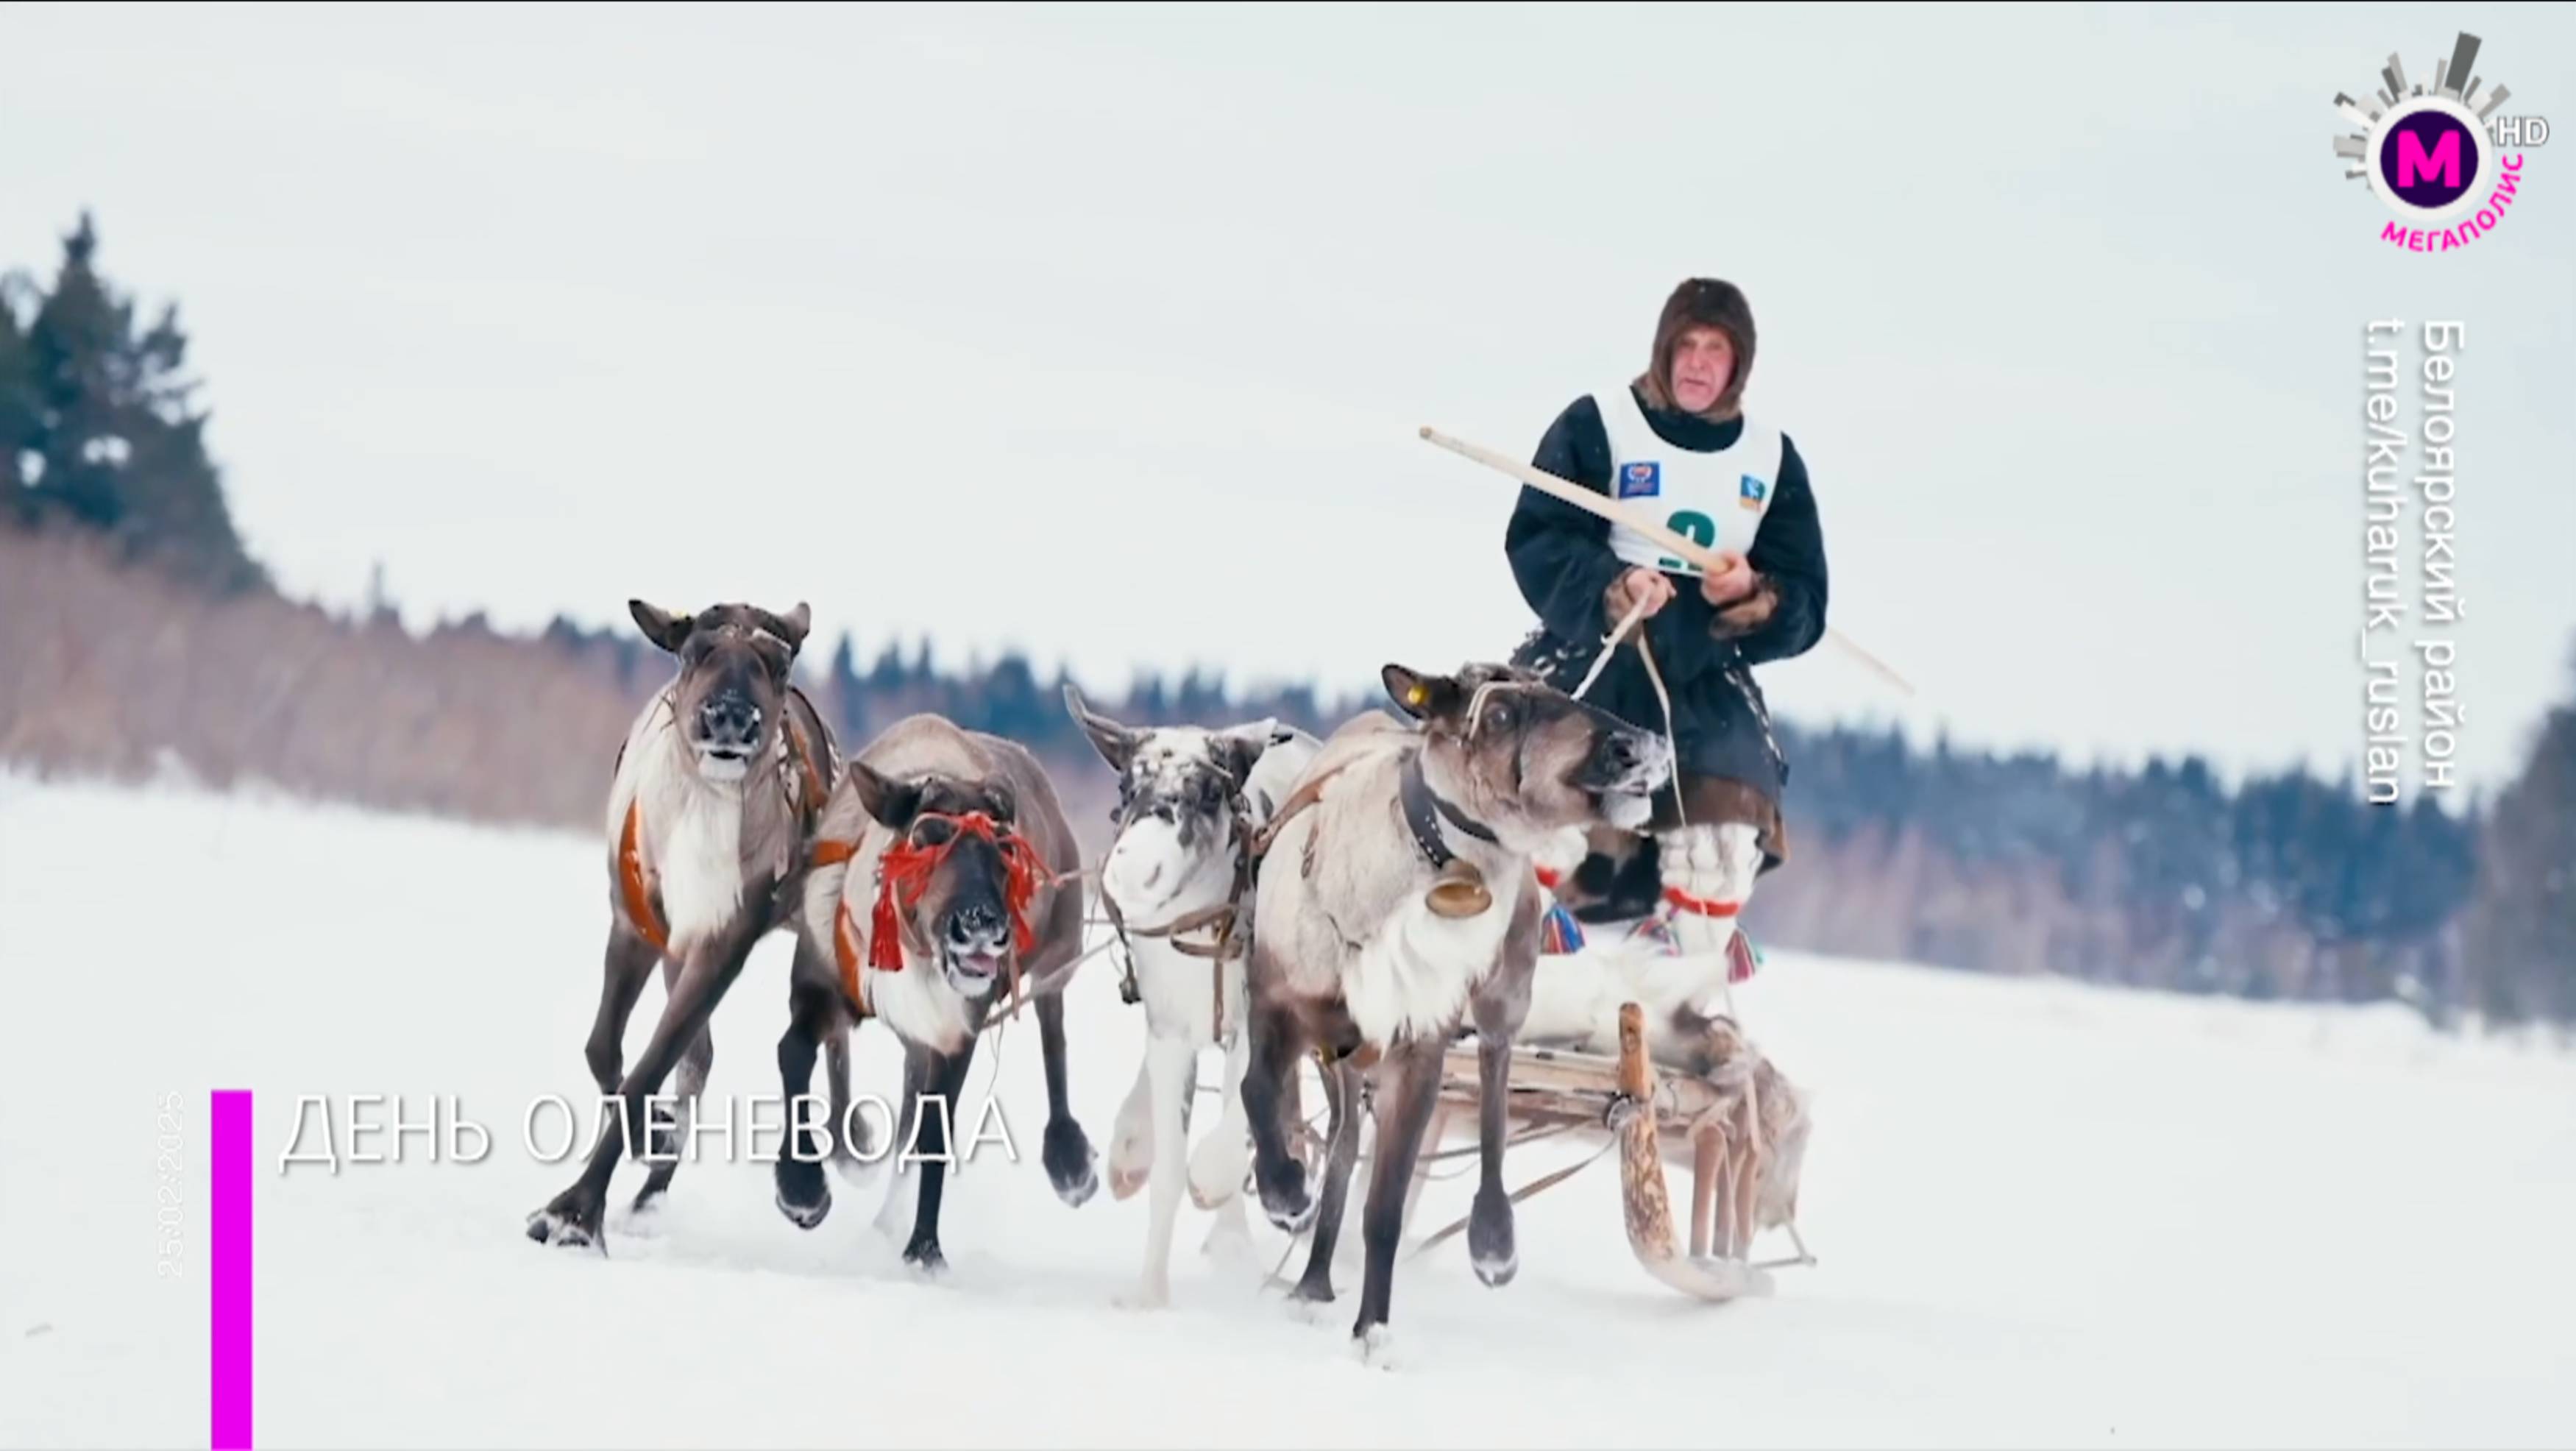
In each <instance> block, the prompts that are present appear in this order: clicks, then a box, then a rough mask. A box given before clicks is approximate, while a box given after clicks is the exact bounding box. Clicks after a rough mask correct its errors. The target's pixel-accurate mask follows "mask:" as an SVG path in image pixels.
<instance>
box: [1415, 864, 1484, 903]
mask: <svg viewBox="0 0 2576 1451" xmlns="http://www.w3.org/2000/svg"><path fill="white" fill-rule="evenodd" d="M1422 900H1423V903H1424V905H1426V906H1428V907H1430V909H1431V910H1432V912H1433V914H1434V915H1437V916H1441V917H1473V916H1475V915H1476V914H1477V913H1479V912H1482V911H1484V910H1485V909H1486V908H1488V907H1491V906H1493V905H1494V894H1493V893H1492V892H1489V891H1487V890H1485V874H1484V873H1483V872H1480V871H1478V870H1476V866H1475V863H1473V862H1470V861H1468V860H1466V859H1465V858H1464V857H1451V858H1450V859H1449V861H1448V863H1447V864H1446V865H1444V866H1442V867H1441V868H1440V875H1439V876H1438V877H1437V878H1435V879H1434V880H1433V881H1432V883H1431V890H1430V891H1428V892H1425V893H1423V895H1422Z"/></svg>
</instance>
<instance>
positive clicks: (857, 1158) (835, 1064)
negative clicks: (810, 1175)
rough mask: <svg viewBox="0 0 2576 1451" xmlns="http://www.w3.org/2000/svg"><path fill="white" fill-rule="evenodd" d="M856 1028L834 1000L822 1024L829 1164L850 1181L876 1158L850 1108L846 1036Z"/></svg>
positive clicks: (859, 1117)
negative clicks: (829, 1114) (829, 1131)
mask: <svg viewBox="0 0 2576 1451" xmlns="http://www.w3.org/2000/svg"><path fill="white" fill-rule="evenodd" d="M858 1031H859V1025H858V1024H857V1023H855V1022H853V1021H851V1019H850V1014H849V1010H848V1009H847V1008H844V1007H842V1006H840V1004H839V1003H837V1002H835V1003H834V1004H833V1007H832V1013H831V1016H830V1017H829V1018H828V1019H826V1020H825V1022H824V1025H823V1072H824V1075H825V1080H824V1081H825V1085H826V1086H825V1092H826V1093H827V1094H828V1095H829V1096H830V1099H831V1104H832V1167H833V1168H835V1169H837V1170H839V1171H840V1173H841V1177H842V1178H844V1179H847V1180H850V1181H851V1182H853V1183H856V1182H858V1181H859V1180H861V1179H864V1178H865V1177H867V1175H868V1173H869V1171H870V1170H871V1169H872V1168H873V1167H874V1166H875V1164H876V1162H877V1160H878V1157H879V1156H878V1155H877V1154H876V1153H875V1152H874V1151H875V1147H876V1139H875V1136H874V1134H873V1133H872V1132H871V1131H870V1130H869V1128H868V1120H867V1116H866V1115H865V1114H861V1113H857V1112H854V1111H853V1109H854V1106H855V1105H856V1103H857V1100H856V1099H855V1098H853V1097H852V1096H851V1094H850V1038H851V1036H852V1035H853V1034H855V1033H857V1032H858ZM888 1132H892V1126H891V1125H889V1126H888Z"/></svg>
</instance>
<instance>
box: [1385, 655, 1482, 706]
mask: <svg viewBox="0 0 2576 1451" xmlns="http://www.w3.org/2000/svg"><path fill="white" fill-rule="evenodd" d="M1379 679H1381V680H1383V681H1384V682H1385V683H1386V693H1387V694H1388V695H1389V696H1391V697H1393V698H1394V700H1395V703H1396V705H1397V706H1398V707H1399V708H1400V709H1402V710H1403V711H1404V713H1405V714H1406V715H1409V716H1411V717H1413V718H1414V719H1415V720H1429V719H1431V718H1432V717H1433V716H1437V715H1446V714H1448V713H1450V712H1452V711H1455V710H1456V709H1457V708H1458V704H1459V702H1460V701H1462V700H1464V699H1465V698H1466V694H1467V693H1466V691H1465V690H1463V689H1461V688H1460V687H1459V684H1458V682H1457V681H1455V680H1452V679H1450V678H1449V677H1448V676H1446V675H1424V674H1421V673H1419V672H1417V671H1413V670H1408V669H1406V668H1405V667H1404V666H1401V665H1393V664H1390V665H1388V666H1387V667H1386V668H1385V669H1384V670H1382V671H1380V672H1379Z"/></svg>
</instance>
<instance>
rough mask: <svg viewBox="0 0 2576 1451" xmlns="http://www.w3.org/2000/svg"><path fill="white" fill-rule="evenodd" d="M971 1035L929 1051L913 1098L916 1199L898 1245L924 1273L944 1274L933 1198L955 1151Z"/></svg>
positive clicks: (973, 1041)
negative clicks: (947, 1048)
mask: <svg viewBox="0 0 2576 1451" xmlns="http://www.w3.org/2000/svg"><path fill="white" fill-rule="evenodd" d="M976 1041H977V1040H976V1039H975V1038H974V1037H969V1038H968V1039H967V1040H966V1046H965V1047H963V1048H960V1049H958V1050H957V1052H956V1053H954V1054H948V1055H943V1054H929V1055H926V1056H927V1057H928V1059H929V1061H928V1063H927V1064H926V1065H925V1067H926V1068H927V1069H928V1072H927V1073H926V1074H925V1075H924V1077H925V1078H926V1079H927V1081H928V1092H927V1093H926V1094H925V1095H924V1096H923V1097H921V1098H920V1099H919V1100H917V1103H918V1107H917V1108H916V1110H915V1112H916V1113H917V1114H918V1117H917V1118H916V1120H915V1122H914V1125H913V1126H914V1129H915V1134H914V1138H913V1142H914V1144H915V1145H916V1146H917V1149H916V1150H915V1151H916V1152H918V1154H919V1155H920V1162H921V1198H920V1201H919V1204H918V1207H916V1208H915V1209H914V1211H913V1220H912V1238H911V1240H910V1242H909V1243H907V1244H905V1245H904V1247H903V1262H904V1263H905V1264H908V1265H918V1266H920V1267H921V1271H922V1273H924V1274H927V1275H937V1274H941V1273H944V1272H945V1271H946V1270H947V1268H948V1257H947V1256H946V1255H944V1254H942V1253H941V1252H940V1249H939V1198H940V1193H941V1191H942V1190H943V1189H944V1188H945V1187H946V1186H947V1180H948V1163H949V1160H950V1158H951V1157H952V1156H953V1155H954V1154H955V1152H956V1149H955V1147H954V1146H955V1144H956V1141H957V1134H956V1125H957V1108H958V1104H959V1102H960V1101H961V1100H962V1099H964V1097H965V1094H966V1073H967V1070H968V1069H970V1068H972V1067H973V1066H974V1063H975V1044H976Z"/></svg>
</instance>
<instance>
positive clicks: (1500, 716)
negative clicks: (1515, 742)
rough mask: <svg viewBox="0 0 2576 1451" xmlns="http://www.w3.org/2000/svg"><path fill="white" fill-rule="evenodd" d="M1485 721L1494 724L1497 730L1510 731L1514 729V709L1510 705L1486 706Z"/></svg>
mask: <svg viewBox="0 0 2576 1451" xmlns="http://www.w3.org/2000/svg"><path fill="white" fill-rule="evenodd" d="M1485 719H1486V720H1488V721H1491V722H1493V724H1494V727H1495V729H1497V730H1510V729H1511V728H1512V708H1511V707H1510V706H1508V705H1489V706H1486V707H1485Z"/></svg>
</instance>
